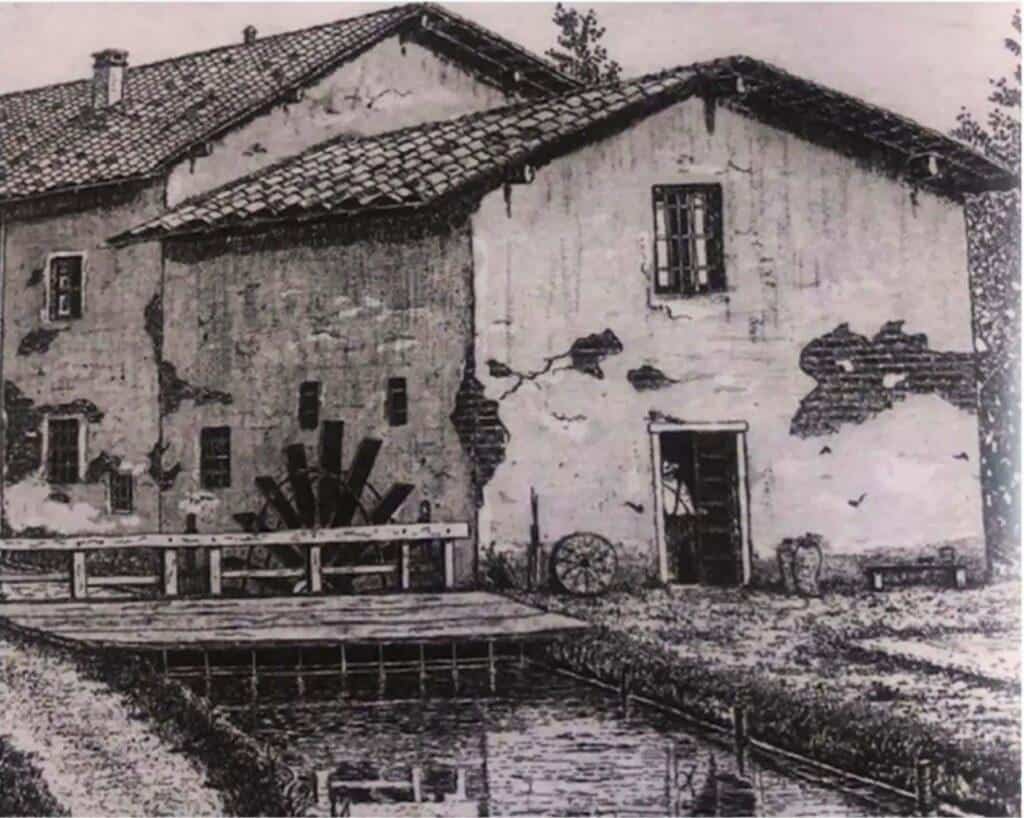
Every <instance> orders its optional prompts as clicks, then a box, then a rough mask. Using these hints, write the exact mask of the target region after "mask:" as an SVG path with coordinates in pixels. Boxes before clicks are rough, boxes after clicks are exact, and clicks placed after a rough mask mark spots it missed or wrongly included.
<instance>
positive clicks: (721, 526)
mask: <svg viewBox="0 0 1024 818" xmlns="http://www.w3.org/2000/svg"><path fill="white" fill-rule="evenodd" d="M746 431H747V424H746V423H744V422H728V423H717V424H716V423H692V424H686V423H678V424H677V423H671V424H669V423H657V424H651V442H652V449H653V454H654V479H655V502H654V505H655V513H656V528H657V541H658V563H659V573H660V575H661V579H662V581H663V582H674V583H679V584H688V585H692V584H702V585H741V584H745V583H746V582H747V581H748V580H749V578H750V548H749V543H750V534H749V528H750V526H749V502H748V493H747V476H746Z"/></svg>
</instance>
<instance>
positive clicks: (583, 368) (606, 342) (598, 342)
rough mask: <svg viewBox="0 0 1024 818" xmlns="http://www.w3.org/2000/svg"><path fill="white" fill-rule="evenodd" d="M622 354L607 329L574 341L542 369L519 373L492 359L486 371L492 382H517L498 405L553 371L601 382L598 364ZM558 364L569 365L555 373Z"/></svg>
mask: <svg viewBox="0 0 1024 818" xmlns="http://www.w3.org/2000/svg"><path fill="white" fill-rule="evenodd" d="M622 350H623V346H622V341H620V340H619V338H618V336H617V335H616V334H615V333H614V332H612V331H611V330H610V329H606V330H604V332H600V333H593V334H591V335H586V336H583V337H581V338H577V339H576V340H575V341H573V342H572V346H570V347H569V349H567V350H566V351H565V352H561V353H559V354H558V355H551V356H550V357H547V358H544V365H543V366H541V367H540V369H535V370H530V371H526V372H520V371H518V370H515V369H513V368H512V367H510V366H509V365H508V364H506V363H503V362H501V361H496V360H494V359H491V360H489V361H487V368H488V371H489V373H490V375H491V377H492V378H515V379H516V382H515V383H514V384H512V386H511V387H509V388H508V389H506V390H505V391H504V392H503V393H502V394H501V395H500V396H499V397H498V400H499V401H503V400H504V399H505V398H507V397H508V396H509V395H512V394H514V393H515V392H517V391H519V388H520V387H521V386H522V385H523V384H524V383H528V382H534V381H536V380H537V379H539V378H541V377H543V376H544V375H547V374H548V373H549V372H552V371H554V372H562V371H565V370H569V369H572V370H575V371H577V372H580V373H582V374H584V375H590V376H591V377H593V378H597V379H598V380H601V379H603V378H604V370H602V369H601V362H602V361H604V359H605V358H607V357H608V356H610V355H618V354H619V353H621V352H622ZM559 361H568V363H567V364H566V365H565V366H563V367H559V368H558V369H555V368H554V367H555V364H556V363H558V362H559Z"/></svg>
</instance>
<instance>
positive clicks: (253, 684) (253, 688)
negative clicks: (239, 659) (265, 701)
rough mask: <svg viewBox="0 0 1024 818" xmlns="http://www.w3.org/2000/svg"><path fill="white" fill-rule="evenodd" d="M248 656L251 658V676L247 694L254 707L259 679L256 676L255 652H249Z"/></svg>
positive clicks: (258, 688)
mask: <svg viewBox="0 0 1024 818" xmlns="http://www.w3.org/2000/svg"><path fill="white" fill-rule="evenodd" d="M249 654H250V656H251V658H252V675H251V676H250V677H249V693H250V695H251V696H252V703H253V704H254V705H255V704H256V699H257V698H258V697H259V692H260V686H259V677H258V676H257V674H256V651H255V650H251V651H249Z"/></svg>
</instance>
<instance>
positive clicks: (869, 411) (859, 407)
mask: <svg viewBox="0 0 1024 818" xmlns="http://www.w3.org/2000/svg"><path fill="white" fill-rule="evenodd" d="M903 323H904V322H903V321H889V322H887V323H885V324H883V325H882V328H881V329H880V330H879V331H878V333H877V334H876V335H875V337H874V338H870V339H869V338H867V337H865V336H863V335H858V334H857V333H855V332H851V331H850V326H849V324H840V325H839V326H838V327H836V329H834V330H832V332H829V333H826V334H825V335H822V336H821V337H819V338H815V339H814V340H813V341H811V342H810V343H809V344H807V346H805V347H804V348H803V351H801V353H800V369H802V370H803V371H804V372H806V373H807V374H808V375H810V376H811V377H812V378H814V380H815V381H817V384H818V385H817V386H816V387H815V388H814V389H813V390H812V391H811V392H810V393H809V394H808V395H807V396H806V397H804V399H803V400H802V401H801V402H800V407H799V409H797V412H796V414H795V415H794V416H793V420H792V422H791V424H790V434H793V435H796V436H798V437H813V436H816V435H826V434H834V433H836V432H838V431H839V429H840V427H841V426H842V425H843V424H845V423H863V422H864V421H865V420H868V419H869V418H872V417H874V416H875V415H878V414H880V413H881V412H884V411H885V410H887V409H892V408H893V407H894V406H895V404H896V403H897V402H899V401H902V400H905V399H906V398H907V396H908V395H938V396H939V397H941V398H942V399H943V400H946V401H948V402H949V403H951V404H953V405H954V406H956V407H957V408H959V409H963V410H964V411H967V412H972V413H973V412H975V411H977V397H976V378H977V376H976V359H975V355H974V354H973V353H970V352H940V351H936V350H933V349H929V348H928V337H927V336H926V335H924V334H916V335H908V334H907V333H905V332H904V331H903Z"/></svg>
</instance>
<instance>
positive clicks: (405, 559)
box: [399, 542, 409, 591]
mask: <svg viewBox="0 0 1024 818" xmlns="http://www.w3.org/2000/svg"><path fill="white" fill-rule="evenodd" d="M399 559H400V560H401V563H400V566H399V571H400V573H401V578H402V585H401V587H402V590H403V591H408V590H409V543H407V542H404V543H402V551H401V556H400V558H399Z"/></svg>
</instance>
